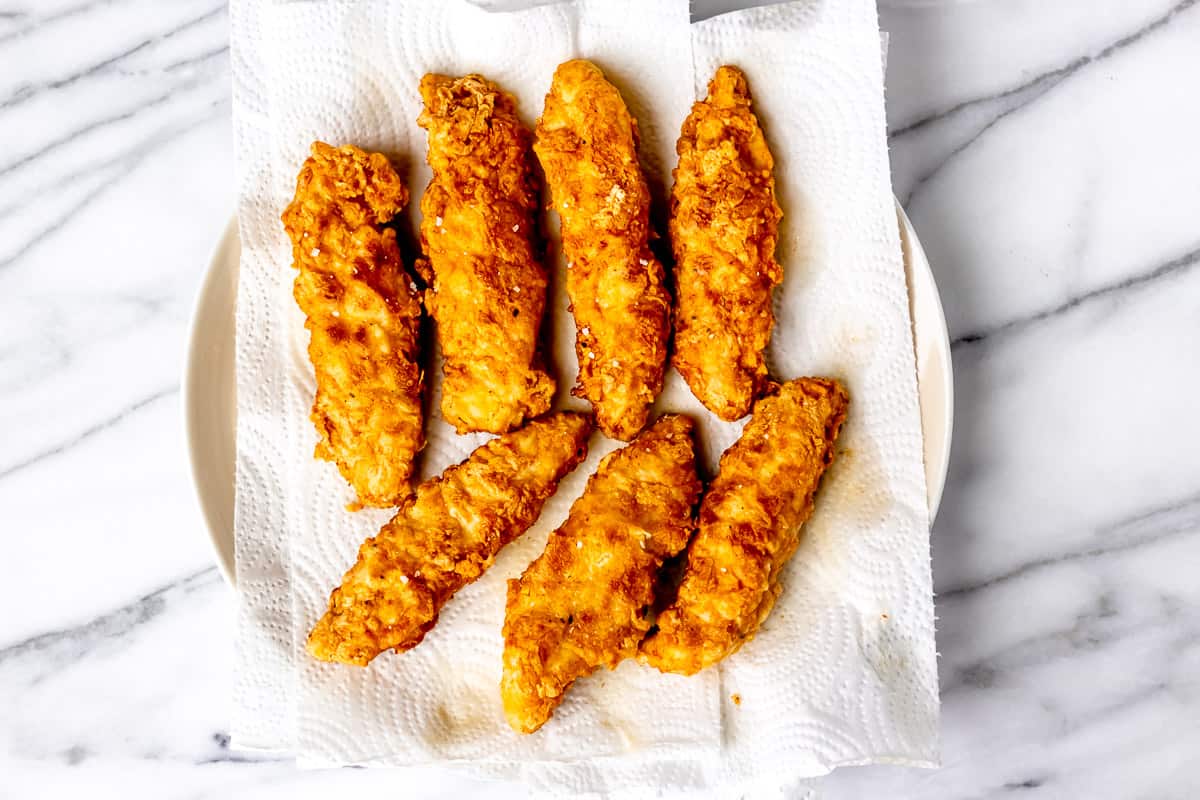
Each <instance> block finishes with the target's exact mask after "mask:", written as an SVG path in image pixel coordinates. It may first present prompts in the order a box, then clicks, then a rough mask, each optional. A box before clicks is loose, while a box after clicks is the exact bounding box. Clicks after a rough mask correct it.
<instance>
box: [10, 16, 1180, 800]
mask: <svg viewBox="0 0 1200 800" xmlns="http://www.w3.org/2000/svg"><path fill="white" fill-rule="evenodd" d="M733 5H737V4H736V3H731V2H719V1H718V2H699V1H698V2H696V3H695V7H696V10H697V13H698V14H701V15H703V14H709V13H713V12H715V11H717V10H719V9H722V8H727V7H730V6H733ZM880 12H881V19H882V24H883V26H884V28H885V29H887V30H888V31H889V32H890V33H891V43H890V51H889V67H888V75H887V87H888V117H889V123H890V128H891V151H892V164H893V176H894V184H895V191H896V194H897V196H898V197H899V198H900V199H901V201H902V202H903V203H904V205H905V207H906V209H907V210H908V213H909V215H910V216H911V218H912V220H913V223H914V225H915V227H916V228H917V230H918V232H919V234H920V236H921V239H922V241H923V243H924V245H925V248H926V250H927V251H928V254H929V258H930V260H931V261H932V263H933V269H934V272H935V274H936V276H937V280H938V284H939V286H940V289H941V293H942V299H943V303H944V305H945V308H946V314H947V317H948V320H949V325H950V333H951V337H952V339H953V351H954V367H955V389H956V392H957V416H956V420H955V435H954V445H953V448H954V449H953V460H952V465H951V471H950V477H949V482H948V484H947V487H946V492H945V499H944V502H943V505H942V509H941V513H940V515H939V517H938V519H937V523H936V525H935V526H934V531H933V560H934V581H935V585H936V588H937V594H938V597H937V613H938V648H939V652H940V656H941V657H940V674H941V691H942V697H943V703H944V708H943V723H942V733H943V756H944V762H945V766H944V767H943V768H942V769H940V770H937V771H920V770H905V769H899V768H865V769H848V770H842V771H839V772H837V773H835V774H834V775H833V776H831V777H830V778H828V779H826V780H824V781H823V782H822V784H821V791H822V795H823V796H825V797H830V798H858V797H863V798H867V797H870V798H876V797H878V798H882V797H888V798H963V799H964V800H965V799H966V798H1000V797H1009V796H1011V795H1014V794H1015V795H1019V796H1028V797H1035V798H1042V797H1046V798H1076V797H1087V798H1109V797H1112V798H1118V797H1120V798H1124V797H1154V798H1192V797H1197V796H1200V580H1198V579H1197V577H1196V575H1197V565H1198V564H1200V426H1197V424H1196V423H1195V421H1194V419H1193V417H1194V416H1195V413H1194V412H1195V409H1196V400H1195V397H1196V393H1197V390H1200V359H1197V358H1196V353H1197V352H1200V157H1198V156H1197V143H1198V142H1200V103H1198V102H1197V101H1196V76H1197V75H1200V3H1197V2H1196V0H1138V2H1129V0H1064V1H1063V2H1058V3H1031V2H1023V3H1014V2H1010V0H975V1H974V2H953V1H952V0H940V1H939V0H881V8H880ZM229 71H230V70H229V50H228V38H227V17H226V11H225V8H224V5H223V4H222V3H220V2H218V0H174V2H171V3H163V2H155V0H111V1H110V2H94V0H0V142H2V143H3V147H0V387H2V388H0V420H2V421H3V424H2V425H0V431H2V433H0V509H3V514H2V515H0V519H2V520H3V522H2V523H0V528H2V530H3V534H2V539H0V541H2V546H3V549H2V550H0V552H2V553H3V557H2V558H0V587H2V588H0V603H2V604H3V607H4V608H5V609H6V612H7V613H6V614H5V615H4V618H3V621H0V709H2V711H0V797H21V798H23V797H34V796H38V797H56V796H66V795H67V793H70V794H71V795H77V794H86V796H89V797H118V796H119V797H122V798H127V797H143V796H144V797H155V798H162V797H170V798H175V797H179V798H183V797H188V798H202V797H203V798H207V797H214V798H216V797H228V796H234V795H237V796H242V795H245V796H280V797H283V796H288V797H296V796H303V797H308V796H312V797H318V796H326V795H328V794H329V793H330V792H336V793H338V794H340V795H341V796H346V795H348V794H350V793H352V792H356V791H361V792H363V793H373V794H378V793H379V792H381V791H390V792H392V793H393V794H394V793H395V792H396V789H397V784H396V779H395V776H394V774H391V773H388V772H386V771H367V770H343V771H332V772H317V773H306V772H299V771H297V770H296V769H295V768H294V767H293V766H292V765H291V764H289V763H288V762H286V761H282V760H275V759H270V758H259V757H253V758H252V757H247V756H245V755H243V754H239V753H236V752H233V751H231V750H230V749H229V747H228V742H229V736H228V732H227V731H228V727H227V725H228V722H227V721H228V719H229V685H230V670H231V667H232V653H231V641H230V638H231V632H232V617H233V597H232V594H231V592H230V591H229V590H228V588H227V587H226V586H225V585H224V584H223V583H222V582H221V578H220V577H219V575H218V573H217V571H216V568H215V567H214V566H213V560H212V555H211V553H210V551H209V546H208V544H207V541H206V538H205V532H204V526H203V522H202V519H201V516H200V513H199V511H198V509H197V506H196V503H195V499H194V497H193V495H192V488H191V483H190V479H189V476H188V467H187V461H186V457H185V449H184V443H183V435H182V430H181V428H182V422H181V414H180V397H179V382H180V374H181V370H182V361H183V352H184V338H185V332H186V326H187V321H188V315H189V311H190V306H191V303H192V300H193V297H194V294H195V292H196V289H197V287H198V286H199V282H200V278H201V275H202V272H203V270H204V267H205V265H206V263H207V259H208V254H209V252H210V250H211V248H212V247H213V245H214V244H215V242H216V240H217V238H218V236H219V234H220V233H221V231H222V230H223V228H224V226H225V225H226V223H227V221H228V219H229V216H230V214H231V213H232V207H233V187H232V152H231V142H230V121H229V112H230V98H229V92H230V80H229ZM464 789H473V790H474V794H475V796H480V797H484V796H486V797H489V798H494V797H497V796H502V795H503V793H502V792H500V791H499V790H497V789H495V788H492V787H484V786H481V785H472V784H469V783H465V782H456V781H452V780H446V781H442V782H439V783H438V784H437V785H436V786H431V787H429V791H430V792H431V793H433V796H440V795H445V796H447V797H449V796H461V795H460V792H461V791H462V790H464ZM513 796H520V794H519V792H518V793H514V795H513Z"/></svg>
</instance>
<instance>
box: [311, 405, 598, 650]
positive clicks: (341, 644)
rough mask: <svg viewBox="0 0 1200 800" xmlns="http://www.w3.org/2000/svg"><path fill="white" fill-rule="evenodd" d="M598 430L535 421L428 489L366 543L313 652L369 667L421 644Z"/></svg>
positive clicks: (551, 419) (580, 419) (579, 418)
mask: <svg viewBox="0 0 1200 800" xmlns="http://www.w3.org/2000/svg"><path fill="white" fill-rule="evenodd" d="M591 427H592V426H591V422H590V421H589V420H588V418H587V417H585V416H583V415H580V414H570V413H562V414H552V415H550V416H548V417H545V418H543V419H540V420H534V421H533V422H530V423H529V424H528V425H526V426H525V427H524V428H522V429H520V430H518V431H514V432H512V433H508V434H505V435H504V436H501V437H500V438H498V439H493V440H491V441H490V442H488V443H487V444H484V445H482V446H481V447H479V448H477V449H476V450H475V451H474V452H473V453H471V455H470V457H468V458H467V460H466V461H464V462H462V463H461V464H459V465H457V466H454V467H450V468H449V469H447V470H446V471H445V472H444V473H442V475H441V477H438V478H434V479H432V480H429V481H426V482H425V483H423V484H421V486H420V487H418V489H417V493H416V497H415V498H414V499H413V500H411V501H409V502H408V503H407V504H405V506H404V507H403V508H401V509H400V511H399V513H397V514H396V516H395V517H393V518H392V520H391V521H390V522H388V523H387V524H386V525H384V526H383V529H382V530H380V531H379V534H378V535H377V536H374V537H372V538H370V539H368V540H367V541H366V542H365V543H363V546H362V548H361V549H360V550H359V551H358V560H357V561H356V562H355V564H354V566H353V567H351V568H350V569H349V571H347V572H346V575H345V577H344V578H343V579H342V585H341V586H339V587H338V588H337V589H334V590H333V594H332V596H331V597H330V598H329V610H328V611H327V612H326V613H325V616H323V617H322V618H321V620H320V621H319V622H317V624H316V627H314V628H313V630H312V633H311V634H309V637H308V652H309V653H311V654H312V655H313V656H315V657H316V658H319V659H321V660H322V661H337V662H341V663H343V664H356V665H358V666H366V665H367V664H368V663H369V662H370V661H371V659H373V658H374V657H375V656H377V655H378V654H379V653H381V652H383V651H384V650H387V649H388V648H393V649H395V650H396V652H402V651H404V650H408V649H410V648H412V647H415V646H416V645H417V644H419V643H420V641H421V640H422V639H423V638H424V637H425V634H426V633H427V632H428V631H429V630H430V629H431V628H432V627H433V626H434V625H435V624H436V623H437V618H438V612H439V610H440V609H441V608H442V606H443V605H445V603H446V601H447V600H449V599H450V597H451V596H452V595H453V594H454V593H455V592H457V591H458V590H459V589H461V588H462V587H464V586H466V585H467V584H468V583H471V582H472V581H474V580H476V579H477V578H478V577H479V576H480V575H482V574H483V573H484V572H485V571H486V570H487V569H488V567H490V566H491V565H492V562H493V560H495V557H496V553H498V552H499V551H500V549H501V548H502V547H504V545H506V544H508V543H509V542H510V541H512V540H513V539H515V538H516V537H517V536H519V535H521V534H522V533H524V532H525V531H526V530H527V529H528V528H529V526H530V525H532V524H533V523H534V522H535V521H536V520H537V518H538V515H539V514H540V513H541V511H542V505H543V503H545V502H546V499H547V498H548V497H550V495H552V494H554V490H555V489H556V488H557V487H558V482H559V480H560V479H561V478H562V477H563V476H564V475H566V474H567V473H568V472H570V471H571V470H572V469H574V468H575V466H576V465H577V464H579V462H580V461H582V460H583V458H584V457H585V456H586V455H587V437H588V434H589V433H590V432H591Z"/></svg>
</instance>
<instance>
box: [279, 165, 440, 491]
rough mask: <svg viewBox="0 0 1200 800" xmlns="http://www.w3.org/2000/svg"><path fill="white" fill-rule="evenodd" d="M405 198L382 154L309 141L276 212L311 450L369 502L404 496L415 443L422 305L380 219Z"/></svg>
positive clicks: (419, 434)
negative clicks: (309, 370)
mask: <svg viewBox="0 0 1200 800" xmlns="http://www.w3.org/2000/svg"><path fill="white" fill-rule="evenodd" d="M407 202H408V191H407V190H406V189H405V188H404V184H403V183H401V181H400V176H399V175H397V174H396V171H395V170H394V169H393V168H392V165H391V164H390V163H388V160H387V158H386V157H384V156H383V155H381V154H379V153H366V152H363V151H362V150H360V149H358V148H357V147H353V146H351V145H346V146H343V147H339V148H334V147H331V146H330V145H327V144H324V143H323V142H314V143H313V146H312V155H311V156H310V157H309V158H308V160H307V161H305V162H304V166H303V168H302V169H301V170H300V175H299V177H298V178H297V181H296V196H295V199H294V200H293V201H292V203H291V204H290V205H289V206H288V207H287V210H285V211H284V212H283V223H284V227H285V228H286V230H287V233H288V236H289V237H290V238H291V240H292V257H293V259H294V263H295V266H296V268H297V269H298V270H299V274H298V275H297V276H296V281H295V285H294V287H293V294H294V296H295V298H296V302H297V304H299V306H300V309H301V310H302V311H303V312H304V314H305V322H304V326H305V327H306V328H308V330H309V333H310V334H311V338H310V341H309V345H308V355H309V358H310V359H311V360H312V364H313V368H314V370H315V372H316V379H317V393H316V398H315V399H314V401H313V409H312V420H313V423H314V424H315V425H316V428H317V434H318V435H319V437H320V439H319V441H318V442H317V447H316V452H315V456H316V457H317V458H322V459H325V460H327V461H333V462H334V463H336V464H337V467H338V470H339V471H340V472H341V473H342V476H343V477H344V478H345V479H346V480H347V481H348V482H349V483H350V485H351V486H352V487H353V488H354V490H355V492H357V494H358V500H359V502H360V503H362V504H364V505H370V506H391V505H396V504H397V503H399V502H400V501H402V500H403V499H404V498H406V497H408V496H409V495H410V494H411V493H412V488H411V486H410V479H411V476H412V470H413V458H414V457H415V456H416V454H417V452H418V451H419V450H420V449H421V447H422V446H423V445H424V442H425V439H424V433H423V431H422V428H421V390H422V376H421V368H420V366H419V364H418V357H419V340H418V336H419V329H420V319H421V305H420V302H419V301H418V298H417V293H416V286H415V284H413V282H412V278H411V277H410V276H409V274H408V273H407V272H406V271H405V269H404V266H403V265H402V264H401V262H400V251H399V249H398V248H397V246H396V236H395V233H394V232H393V231H391V230H389V229H386V228H383V227H382V226H383V225H384V224H386V223H388V222H390V221H391V220H392V218H393V217H395V216H396V214H397V213H399V211H400V209H401V208H403V207H404V205H405V203H407Z"/></svg>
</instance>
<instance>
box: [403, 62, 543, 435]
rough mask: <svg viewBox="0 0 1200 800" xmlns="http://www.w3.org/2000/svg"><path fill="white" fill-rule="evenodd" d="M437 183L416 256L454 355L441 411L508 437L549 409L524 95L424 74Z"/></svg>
mask: <svg viewBox="0 0 1200 800" xmlns="http://www.w3.org/2000/svg"><path fill="white" fill-rule="evenodd" d="M421 98H422V99H423V100H424V101H425V110H424V111H423V112H422V113H421V116H420V117H419V118H418V119H417V124H419V125H420V126H421V127H422V128H425V129H426V130H427V131H429V154H428V161H429V166H430V167H431V168H432V169H433V180H431V181H430V182H429V188H428V189H426V190H425V195H424V196H423V197H422V198H421V213H422V215H423V220H422V222H421V246H422V248H423V249H424V251H425V256H426V258H427V259H428V262H427V263H423V262H418V269H419V270H420V271H421V273H422V277H424V278H425V280H426V281H427V282H428V283H429V284H430V288H429V289H428V290H427V291H426V292H425V304H426V306H427V307H428V308H429V313H430V315H431V316H432V317H433V318H434V320H435V321H436V322H437V329H438V337H439V339H440V340H441V344H442V355H443V357H444V358H445V365H444V372H445V376H446V379H445V381H444V382H443V383H442V416H444V417H445V418H446V421H447V422H449V423H450V424H451V425H453V426H454V427H455V429H456V430H457V431H458V432H459V433H468V432H470V431H489V432H491V433H504V432H505V431H509V430H512V429H513V428H515V427H517V426H518V425H520V424H521V423H523V422H524V421H525V420H526V419H529V418H532V417H536V416H538V415H539V414H542V413H544V412H545V411H547V410H548V409H549V408H550V401H551V399H553V397H554V380H553V379H552V378H551V377H550V376H549V375H548V374H547V373H546V370H545V369H543V368H542V359H541V354H540V352H539V348H538V333H539V329H540V327H541V324H542V311H543V309H544V308H545V305H546V268H545V266H544V265H543V264H542V263H540V262H539V260H538V257H537V255H536V254H535V252H534V245H535V238H536V231H535V228H534V216H533V215H534V212H535V210H536V208H537V202H538V201H537V194H538V193H537V186H536V184H535V183H534V179H533V176H532V174H531V166H532V159H533V155H532V153H531V152H530V149H529V148H530V140H531V139H532V135H531V134H530V132H529V129H528V128H526V127H525V126H524V125H522V124H521V121H520V119H518V118H517V108H516V101H515V100H514V99H513V97H512V95H510V94H508V93H507V92H503V91H501V90H500V89H499V88H497V87H496V85H495V84H493V83H490V82H489V81H487V80H486V79H484V78H483V77H482V76H481V75H467V76H466V77H464V78H458V79H454V78H448V77H445V76H443V75H426V76H425V77H424V78H423V79H422V80H421Z"/></svg>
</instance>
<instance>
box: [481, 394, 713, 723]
mask: <svg viewBox="0 0 1200 800" xmlns="http://www.w3.org/2000/svg"><path fill="white" fill-rule="evenodd" d="M692 427H693V425H692V421H691V420H690V419H688V418H687V417H681V416H674V415H669V416H664V417H662V418H660V419H659V420H658V422H656V423H655V424H654V425H653V426H652V427H650V428H649V429H647V430H646V431H645V432H643V433H642V434H641V435H639V436H638V437H637V438H636V439H635V440H634V441H633V443H632V444H630V445H628V446H627V447H625V448H623V449H621V450H617V451H615V452H613V453H610V454H609V455H608V456H606V457H605V458H604V460H603V461H601V462H600V466H599V468H598V469H597V470H596V474H594V475H593V476H592V477H591V478H590V479H589V480H588V484H587V488H586V490H585V491H584V493H583V495H582V496H581V497H580V498H579V499H578V500H576V501H575V503H574V505H572V506H571V514H570V516H569V517H568V518H567V521H566V522H565V523H563V525H562V527H561V528H559V529H558V530H556V531H555V532H554V533H552V534H550V539H549V541H548V542H547V543H546V550H545V552H543V553H542V555H541V556H540V557H538V559H537V560H535V561H534V562H533V563H532V564H530V565H529V568H528V569H526V570H525V573H524V574H523V575H522V576H521V577H520V579H519V580H512V581H509V582H508V605H507V610H506V613H505V617H504V676H503V678H502V680H501V684H500V692H501V695H502V697H503V699H504V712H505V714H506V716H507V717H508V722H509V724H510V725H511V726H512V728H513V729H514V730H516V731H518V732H520V733H532V732H533V731H535V730H537V729H538V728H540V727H541V726H542V724H543V723H545V722H546V720H547V719H549V718H550V715H551V714H552V713H553V712H554V709H555V708H556V707H557V706H558V705H559V703H561V702H562V700H563V695H564V693H565V692H566V690H567V689H568V688H570V686H571V684H572V683H574V682H575V680H576V679H577V678H580V677H582V676H584V675H588V674H590V673H591V672H593V671H594V670H595V669H596V668H597V667H600V666H606V667H608V668H609V669H613V668H615V667H616V666H617V664H618V663H620V662H621V661H622V660H623V659H626V658H630V657H632V656H633V655H635V654H636V652H637V646H638V642H640V641H641V640H642V637H643V636H645V635H646V631H648V630H649V629H650V619H649V608H650V604H651V603H652V602H653V599H654V583H655V578H656V576H657V574H658V571H659V569H660V568H661V566H662V563H663V560H664V559H666V558H670V557H671V556H674V555H676V554H677V553H679V552H680V551H681V550H682V549H683V548H684V546H686V545H687V541H688V537H689V536H690V535H691V532H692V526H693V519H692V512H693V509H694V507H695V505H696V501H697V499H698V498H699V495H700V480H699V478H697V476H696V460H695V452H694V444H693V442H692Z"/></svg>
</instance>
